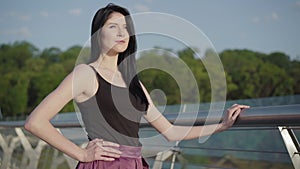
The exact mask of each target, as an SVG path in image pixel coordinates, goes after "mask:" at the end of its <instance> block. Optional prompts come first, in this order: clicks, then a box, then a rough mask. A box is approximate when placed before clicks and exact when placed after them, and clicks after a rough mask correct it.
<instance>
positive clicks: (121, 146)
mask: <svg viewBox="0 0 300 169" xmlns="http://www.w3.org/2000/svg"><path fill="white" fill-rule="evenodd" d="M91 45H92V46H91V60H90V62H89V64H80V65H77V66H76V67H75V68H74V70H73V71H72V72H71V73H70V74H69V75H68V76H67V77H66V78H65V79H64V80H63V81H62V82H61V84H60V85H59V86H58V87H57V88H56V89H55V90H54V91H53V92H51V93H50V94H49V95H48V96H47V97H46V98H45V99H44V100H43V101H42V102H41V103H40V104H39V105H38V106H37V107H36V108H35V110H34V111H33V112H32V113H31V114H30V116H29V117H28V119H27V121H26V124H25V129H26V130H28V131H30V132H31V133H33V134H34V135H36V136H37V137H39V138H41V139H43V140H45V141H46V142H47V143H49V144H50V145H52V146H53V147H55V148H57V149H58V150H60V151H62V152H64V153H65V154H67V155H69V156H70V157H72V158H74V159H76V160H78V161H79V163H78V165H77V168H78V169H83V168H86V169H87V168H89V169H90V168H94V169H96V168H97V169H98V168H120V166H123V167H126V168H130V169H132V168H148V165H147V164H146V163H145V161H144V160H143V158H142V157H141V144H140V142H139V139H138V131H139V122H140V119H141V118H142V117H144V118H145V119H146V120H147V121H148V122H149V123H150V124H151V125H152V126H153V127H154V128H156V129H157V130H158V131H159V132H160V133H161V134H162V135H164V136H165V138H166V139H167V140H169V141H175V140H186V139H194V138H198V137H202V136H207V135H210V134H213V133H216V132H221V131H224V130H226V129H227V128H229V127H231V126H232V125H233V123H234V122H235V120H236V118H237V117H238V115H239V114H240V112H241V110H242V109H244V108H248V106H245V105H233V106H232V107H231V108H229V109H228V110H227V112H226V115H225V117H224V120H223V121H222V123H220V124H214V125H207V126H194V127H188V126H176V125H172V124H171V123H170V122H169V121H168V120H167V119H166V118H165V117H164V116H163V115H162V114H161V113H160V112H159V111H158V110H157V109H156V108H155V106H154V104H153V102H152V101H151V98H150V96H149V93H148V92H147V90H146V89H145V87H144V86H143V85H142V83H141V82H140V81H139V79H138V77H137V76H136V69H135V52H136V48H137V47H136V37H135V35H134V27H133V23H132V19H131V17H130V14H129V12H128V11H127V10H126V9H124V8H122V7H120V6H117V5H114V4H109V5H107V6H106V7H104V8H102V9H99V10H98V11H97V13H96V14H95V16H94V18H93V22H92V31H91ZM72 99H74V100H75V101H76V103H77V105H78V107H79V109H80V111H81V113H82V118H83V121H84V124H85V128H86V131H87V134H88V138H89V140H90V141H89V143H88V145H87V147H86V148H81V147H79V146H77V145H76V144H74V143H73V142H71V141H70V140H68V139H67V138H65V137H64V136H63V135H61V134H60V133H59V132H58V131H57V130H56V129H55V128H54V127H53V126H52V125H51V123H50V119H52V117H54V116H55V115H56V114H57V113H58V112H59V111H60V110H61V109H62V108H63V107H64V105H65V104H67V103H68V102H69V101H70V100H72ZM210 129H211V130H210Z"/></svg>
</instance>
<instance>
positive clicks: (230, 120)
mask: <svg viewBox="0 0 300 169" xmlns="http://www.w3.org/2000/svg"><path fill="white" fill-rule="evenodd" d="M247 108H250V106H247V105H239V104H234V105H232V106H231V107H230V108H228V109H227V110H226V114H225V115H224V118H223V120H222V123H221V131H224V130H226V129H228V128H230V127H231V126H232V125H233V124H234V122H235V121H236V119H237V118H238V116H239V115H240V113H241V112H242V110H244V109H247Z"/></svg>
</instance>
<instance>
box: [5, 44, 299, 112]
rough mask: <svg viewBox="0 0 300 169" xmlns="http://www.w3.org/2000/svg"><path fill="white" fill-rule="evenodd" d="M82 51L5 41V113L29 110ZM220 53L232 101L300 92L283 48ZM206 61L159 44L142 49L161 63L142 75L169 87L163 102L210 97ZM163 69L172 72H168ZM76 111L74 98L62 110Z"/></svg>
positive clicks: (153, 85)
mask: <svg viewBox="0 0 300 169" xmlns="http://www.w3.org/2000/svg"><path fill="white" fill-rule="evenodd" d="M81 51H82V46H72V47H70V48H69V49H67V50H64V51H62V50H61V49H59V48H57V47H51V48H47V49H44V50H42V51H40V50H39V49H38V48H37V47H35V46H34V45H33V44H31V43H29V42H26V41H21V42H14V43H12V44H1V45H0V65H1V66H0V73H1V80H0V109H1V112H2V114H3V116H4V117H8V116H26V115H28V114H29V113H30V112H31V111H32V110H33V109H34V107H35V106H37V105H38V104H39V103H40V102H41V100H42V99H43V98H44V97H45V96H46V95H47V94H49V92H51V91H52V90H53V89H55V88H56V87H57V85H58V84H59V83H60V82H61V81H62V80H63V79H64V77H65V76H66V75H67V74H68V73H70V72H71V71H72V69H73V68H74V66H75V64H76V62H77V61H78V55H79V54H80V52H81ZM168 51H169V52H168ZM172 53H173V55H174V53H175V54H176V55H177V56H173V55H172ZM210 54H214V53H213V52H209V50H208V51H207V53H206V56H209V55H210ZM218 55H219V57H220V59H221V62H222V64H223V67H224V70H225V75H226V76H225V77H226V97H227V98H226V99H227V100H236V99H248V98H261V97H270V96H283V95H294V94H299V93H300V86H299V85H298V84H299V82H300V76H299V74H300V61H299V60H291V59H290V57H289V56H288V55H286V54H284V53H282V52H274V53H270V54H265V53H261V52H255V51H250V50H225V51H222V52H221V53H219V54H218ZM202 61H203V58H199V57H196V56H195V52H194V50H193V49H191V48H186V49H182V50H180V51H172V50H171V49H168V50H162V49H159V48H156V49H153V50H149V51H147V52H143V53H141V54H140V55H139V56H138V58H137V65H138V67H147V65H148V67H149V65H151V64H152V65H156V66H158V65H160V67H158V69H157V68H152V69H151V68H148V69H145V70H141V71H139V73H138V75H139V77H140V79H141V81H142V82H143V83H144V85H145V86H146V88H147V89H148V90H149V91H152V90H154V89H160V90H161V91H163V93H164V94H163V95H162V93H160V92H154V94H153V95H152V94H151V96H152V97H158V96H159V95H161V97H158V99H154V100H155V101H156V102H157V104H167V105H172V104H181V103H182V101H184V102H186V103H195V101H198V102H209V101H210V100H211V84H210V79H209V75H208V73H207V69H206V67H205V66H207V65H204V64H203V62H202ZM183 64H185V65H186V67H188V69H186V72H187V73H188V72H189V71H190V73H192V76H193V79H194V80H195V82H196V84H193V83H187V86H186V88H187V89H183V90H186V91H184V93H186V95H185V96H181V94H182V89H181V88H180V86H179V84H178V81H176V80H177V79H176V78H174V76H179V77H180V79H183V81H188V79H187V77H188V76H187V75H190V74H186V73H182V72H181V69H179V67H181V65H183ZM210 66H214V65H213V64H211V65H210ZM160 68H161V69H167V70H170V71H172V72H171V73H170V72H168V71H162V70H160ZM184 71H185V70H184ZM172 73H173V74H172ZM156 91H158V90H156ZM196 91H199V95H200V99H197V98H195V96H194V95H195V92H196ZM159 98H164V99H163V100H160V99H159ZM182 98H184V99H183V100H182ZM73 111H74V106H73V103H72V102H70V103H68V104H67V105H66V106H65V107H64V108H63V110H61V112H73Z"/></svg>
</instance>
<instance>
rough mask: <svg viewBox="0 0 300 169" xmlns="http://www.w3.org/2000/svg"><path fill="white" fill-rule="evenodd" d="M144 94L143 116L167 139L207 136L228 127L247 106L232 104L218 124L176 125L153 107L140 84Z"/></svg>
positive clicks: (176, 139) (175, 139)
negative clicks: (146, 104)
mask: <svg viewBox="0 0 300 169" xmlns="http://www.w3.org/2000/svg"><path fill="white" fill-rule="evenodd" d="M142 87H143V89H144V92H145V95H146V97H147V99H148V101H149V108H148V111H147V114H146V115H145V116H144V118H145V119H146V120H147V121H148V122H149V123H150V124H151V125H152V126H153V127H154V128H155V129H156V130H158V132H160V133H161V134H162V135H163V136H164V137H165V138H166V139H167V140H168V141H178V140H189V139H195V138H199V137H203V136H208V135H211V134H215V133H218V132H221V131H224V130H226V129H228V128H230V127H231V126H232V125H233V124H234V122H235V121H236V119H237V117H238V116H239V115H240V113H241V111H242V109H245V108H249V106H246V105H238V104H234V105H232V106H231V107H230V108H228V109H227V111H226V114H225V115H224V117H223V120H222V122H221V123H219V124H210V125H204V126H177V125H173V124H171V123H170V122H169V121H168V120H167V119H166V118H165V117H164V116H163V115H162V114H161V113H160V112H159V111H158V110H157V109H156V107H155V105H154V104H153V102H152V100H151V98H150V95H149V94H148V92H147V90H146V89H145V87H144V86H142Z"/></svg>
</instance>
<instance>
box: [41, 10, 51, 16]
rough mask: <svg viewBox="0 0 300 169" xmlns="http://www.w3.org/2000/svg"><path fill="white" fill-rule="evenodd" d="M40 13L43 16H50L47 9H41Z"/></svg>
mask: <svg viewBox="0 0 300 169" xmlns="http://www.w3.org/2000/svg"><path fill="white" fill-rule="evenodd" d="M40 15H41V16H42V17H48V16H49V13H48V12H47V11H41V12H40Z"/></svg>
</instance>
